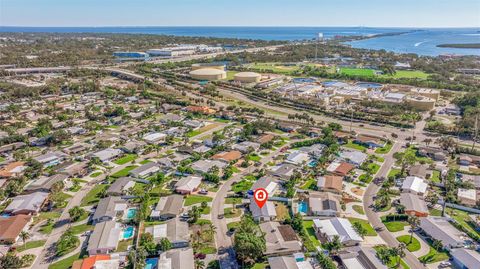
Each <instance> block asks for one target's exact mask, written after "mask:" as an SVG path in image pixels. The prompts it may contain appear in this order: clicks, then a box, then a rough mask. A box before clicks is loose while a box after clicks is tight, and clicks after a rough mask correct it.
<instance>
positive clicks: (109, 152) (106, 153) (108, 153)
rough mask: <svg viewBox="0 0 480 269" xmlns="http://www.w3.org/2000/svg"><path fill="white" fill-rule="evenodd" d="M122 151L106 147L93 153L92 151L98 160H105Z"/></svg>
mask: <svg viewBox="0 0 480 269" xmlns="http://www.w3.org/2000/svg"><path fill="white" fill-rule="evenodd" d="M122 153H123V151H121V150H120V149H112V148H107V149H104V150H100V151H97V152H95V153H93V156H95V157H97V158H99V159H100V161H102V162H103V161H106V160H110V159H112V158H114V157H116V156H119V155H120V154H122Z"/></svg>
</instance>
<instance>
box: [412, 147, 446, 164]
mask: <svg viewBox="0 0 480 269" xmlns="http://www.w3.org/2000/svg"><path fill="white" fill-rule="evenodd" d="M418 154H419V155H420V156H423V157H429V158H432V159H433V160H434V161H440V162H443V161H445V160H446V159H447V154H445V152H443V150H442V149H439V148H432V147H420V148H419V149H418Z"/></svg>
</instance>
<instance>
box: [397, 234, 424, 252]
mask: <svg viewBox="0 0 480 269" xmlns="http://www.w3.org/2000/svg"><path fill="white" fill-rule="evenodd" d="M397 240H398V242H401V243H405V245H406V246H407V249H408V251H410V252H415V251H417V250H420V247H421V246H420V242H418V240H417V238H415V237H413V238H412V242H411V243H410V235H402V236H399V237H397Z"/></svg>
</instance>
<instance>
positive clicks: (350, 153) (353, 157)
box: [340, 150, 368, 167]
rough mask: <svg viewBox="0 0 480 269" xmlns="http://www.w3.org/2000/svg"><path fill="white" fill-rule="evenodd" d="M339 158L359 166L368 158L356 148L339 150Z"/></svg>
mask: <svg viewBox="0 0 480 269" xmlns="http://www.w3.org/2000/svg"><path fill="white" fill-rule="evenodd" d="M340 158H341V159H342V160H344V161H345V162H347V163H351V164H353V165H355V166H356V167H360V166H361V165H362V164H363V163H364V162H365V161H366V160H367V159H368V155H367V154H365V153H363V152H360V151H358V150H343V151H341V152H340Z"/></svg>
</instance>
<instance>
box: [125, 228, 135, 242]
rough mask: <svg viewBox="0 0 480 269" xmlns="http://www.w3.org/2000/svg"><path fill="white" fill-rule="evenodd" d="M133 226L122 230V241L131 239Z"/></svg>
mask: <svg viewBox="0 0 480 269" xmlns="http://www.w3.org/2000/svg"><path fill="white" fill-rule="evenodd" d="M134 230H135V229H134V228H133V226H128V227H127V228H126V229H125V230H123V239H130V238H132V237H133V232H134Z"/></svg>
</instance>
